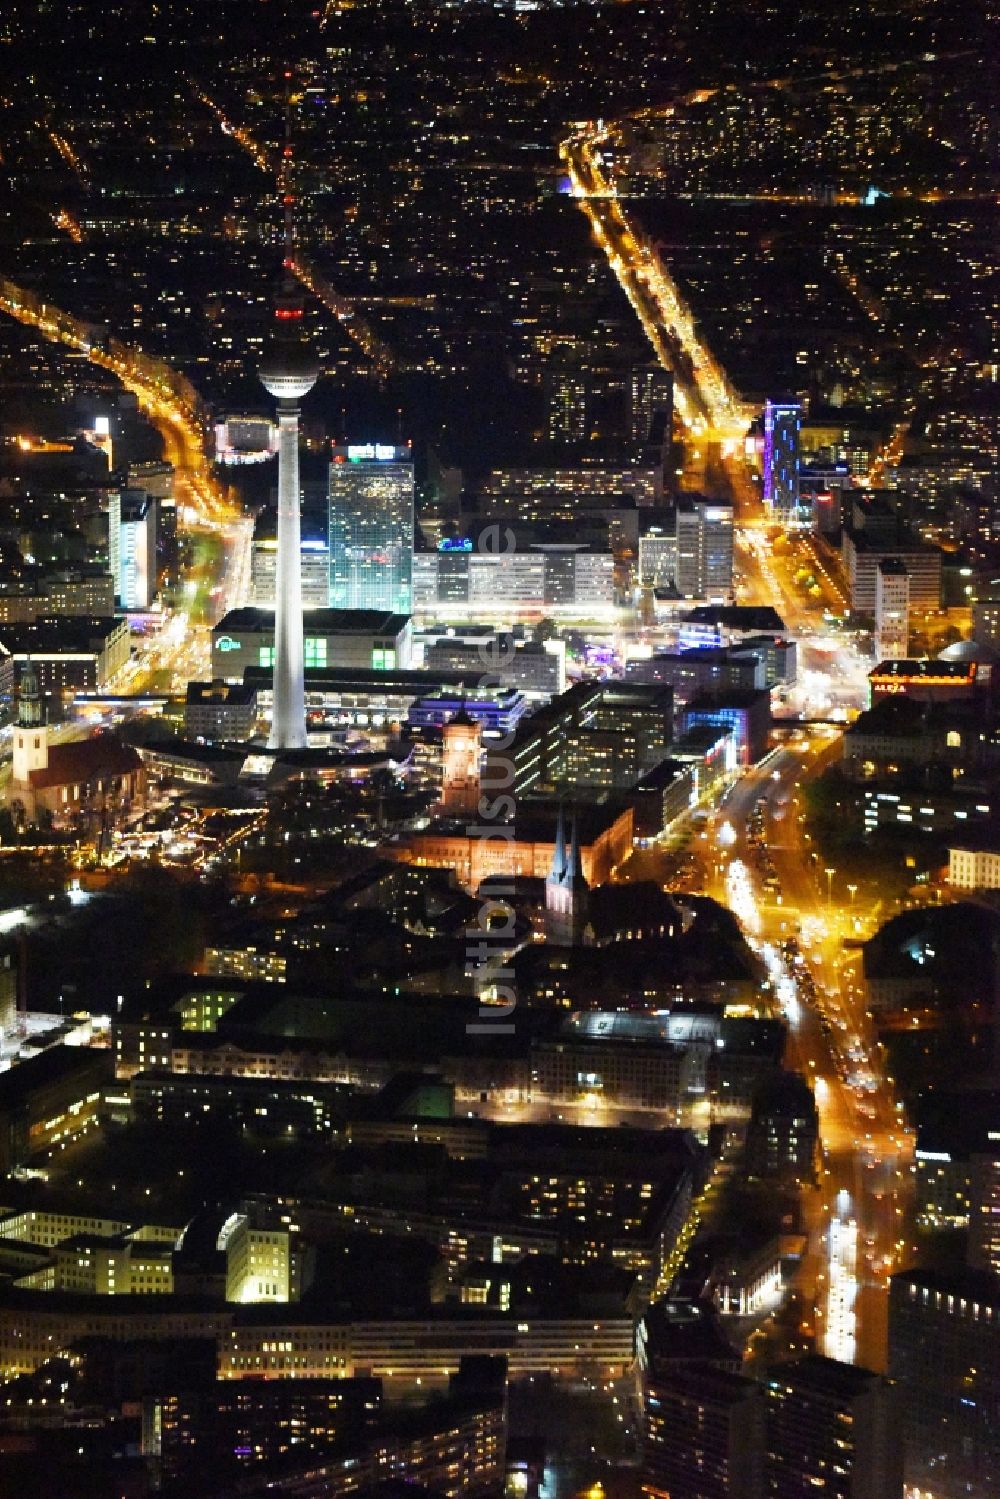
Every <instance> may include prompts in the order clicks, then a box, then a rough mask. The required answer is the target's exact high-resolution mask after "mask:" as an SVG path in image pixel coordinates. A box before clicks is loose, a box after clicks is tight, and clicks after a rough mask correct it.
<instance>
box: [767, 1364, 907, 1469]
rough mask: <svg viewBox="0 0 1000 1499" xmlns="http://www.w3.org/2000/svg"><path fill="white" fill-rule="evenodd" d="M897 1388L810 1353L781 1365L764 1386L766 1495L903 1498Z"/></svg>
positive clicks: (879, 1377) (868, 1372) (865, 1371)
mask: <svg viewBox="0 0 1000 1499" xmlns="http://www.w3.org/2000/svg"><path fill="white" fill-rule="evenodd" d="M897 1397H898V1391H897V1390H896V1389H895V1388H894V1387H893V1386H892V1385H891V1384H890V1382H889V1381H888V1380H887V1379H884V1378H883V1377H882V1375H880V1374H874V1373H872V1372H871V1370H869V1369H861V1368H858V1367H857V1366H856V1365H855V1364H845V1363H839V1362H837V1361H836V1360H834V1359H830V1358H819V1357H818V1356H816V1355H814V1354H811V1355H808V1356H807V1357H806V1358H801V1359H796V1360H795V1361H794V1362H793V1363H787V1364H778V1365H776V1366H775V1367H774V1369H773V1370H772V1371H771V1374H770V1377H769V1379H768V1381H767V1386H766V1416H765V1426H766V1451H767V1458H766V1487H765V1492H766V1493H767V1494H768V1495H769V1496H770V1499H802V1496H803V1494H812V1493H819V1492H822V1493H824V1494H828V1495H829V1496H830V1499H834V1496H836V1499H889V1496H890V1495H891V1496H892V1499H900V1496H901V1495H902V1492H903V1454H902V1447H901V1443H900V1440H899V1419H898V1399H897Z"/></svg>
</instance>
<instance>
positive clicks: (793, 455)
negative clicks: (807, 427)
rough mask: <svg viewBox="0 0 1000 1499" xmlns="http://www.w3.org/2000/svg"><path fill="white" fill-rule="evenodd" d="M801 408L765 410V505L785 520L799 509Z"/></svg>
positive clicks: (781, 404)
mask: <svg viewBox="0 0 1000 1499" xmlns="http://www.w3.org/2000/svg"><path fill="white" fill-rule="evenodd" d="M801 429H802V407H801V406H800V405H799V404H798V402H797V401H768V402H767V403H766V405H765V407H764V503H765V504H767V505H770V506H771V508H772V510H775V511H779V512H780V513H781V515H782V517H784V518H786V519H787V518H788V517H789V516H790V515H791V513H792V512H793V511H794V510H797V509H798V505H799V433H800V431H801Z"/></svg>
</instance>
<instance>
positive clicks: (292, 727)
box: [267, 401, 306, 750]
mask: <svg viewBox="0 0 1000 1499" xmlns="http://www.w3.org/2000/svg"><path fill="white" fill-rule="evenodd" d="M301 530H302V522H301V507H300V497H299V408H298V406H296V405H294V404H293V403H291V402H288V401H279V403H278V556H277V563H276V576H275V598H274V690H273V705H274V706H273V710H272V714H271V733H270V737H269V739H268V741H267V744H268V748H269V749H275V750H286V749H302V748H304V746H305V743H306V704H305V644H304V639H303V634H304V632H303V627H302V542H301Z"/></svg>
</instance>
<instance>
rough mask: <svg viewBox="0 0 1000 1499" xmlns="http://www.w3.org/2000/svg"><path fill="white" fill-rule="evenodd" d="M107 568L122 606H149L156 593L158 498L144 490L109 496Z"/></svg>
mask: <svg viewBox="0 0 1000 1499" xmlns="http://www.w3.org/2000/svg"><path fill="white" fill-rule="evenodd" d="M108 571H109V572H110V573H111V576H112V577H113V578H114V582H115V596H116V597H117V599H118V602H119V604H120V605H121V607H122V608H123V609H148V608H149V607H150V605H151V604H152V602H153V598H154V597H155V594H156V500H155V499H154V498H153V496H152V495H150V494H146V493H145V492H144V491H143V490H141V489H123V490H115V491H114V492H112V494H110V495H109V497H108Z"/></svg>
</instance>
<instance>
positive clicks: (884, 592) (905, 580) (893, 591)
mask: <svg viewBox="0 0 1000 1499" xmlns="http://www.w3.org/2000/svg"><path fill="white" fill-rule="evenodd" d="M909 643H910V575H909V573H908V572H907V570H906V564H905V563H904V562H903V561H902V559H901V558H899V557H882V558H881V559H880V560H879V564H878V569H877V571H876V574H875V659H876V661H892V660H905V659H906V657H907V655H908V654H909Z"/></svg>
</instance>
